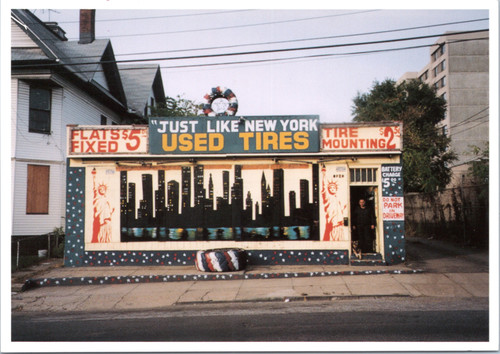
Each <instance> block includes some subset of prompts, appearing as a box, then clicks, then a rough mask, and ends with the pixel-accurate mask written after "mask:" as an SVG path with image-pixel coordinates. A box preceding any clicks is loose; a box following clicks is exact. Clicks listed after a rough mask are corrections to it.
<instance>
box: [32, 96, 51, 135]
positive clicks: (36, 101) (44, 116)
mask: <svg viewBox="0 0 500 354" xmlns="http://www.w3.org/2000/svg"><path fill="white" fill-rule="evenodd" d="M50 101H51V91H50V90H48V89H44V88H40V87H33V86H31V87H30V116H29V131H30V132H32V133H43V134H50Z"/></svg>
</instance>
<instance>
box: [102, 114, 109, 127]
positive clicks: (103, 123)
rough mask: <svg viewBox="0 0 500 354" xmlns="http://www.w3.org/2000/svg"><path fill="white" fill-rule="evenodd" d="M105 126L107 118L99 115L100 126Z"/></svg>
mask: <svg viewBox="0 0 500 354" xmlns="http://www.w3.org/2000/svg"><path fill="white" fill-rule="evenodd" d="M107 124H108V118H106V117H105V116H103V115H101V125H107Z"/></svg>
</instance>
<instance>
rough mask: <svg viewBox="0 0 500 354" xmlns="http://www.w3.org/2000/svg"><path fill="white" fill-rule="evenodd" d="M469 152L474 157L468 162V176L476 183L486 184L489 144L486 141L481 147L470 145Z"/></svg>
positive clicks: (488, 167)
mask: <svg viewBox="0 0 500 354" xmlns="http://www.w3.org/2000/svg"><path fill="white" fill-rule="evenodd" d="M470 149H471V150H470V153H471V154H472V155H474V156H475V157H476V158H475V159H474V161H472V162H471V163H470V166H469V176H470V177H471V178H472V180H473V182H474V183H476V184H488V181H489V176H490V146H489V143H488V142H487V143H486V145H485V147H484V148H483V149H481V148H480V147H478V146H476V145H471V146H470Z"/></svg>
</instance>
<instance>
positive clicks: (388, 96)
mask: <svg viewBox="0 0 500 354" xmlns="http://www.w3.org/2000/svg"><path fill="white" fill-rule="evenodd" d="M353 103H354V105H353V109H352V112H353V114H354V121H356V122H382V121H402V122H403V144H404V145H403V146H404V150H403V174H404V179H405V184H404V189H405V192H432V191H436V190H439V189H443V188H444V187H446V185H447V184H448V183H449V182H450V179H451V170H450V168H449V167H448V165H449V164H450V163H451V162H452V161H453V160H455V159H456V155H455V153H453V152H452V151H450V150H449V149H448V146H449V144H450V139H449V138H447V137H446V136H445V135H444V134H442V132H441V130H440V129H439V128H438V127H437V126H436V125H437V124H438V123H439V122H440V121H442V120H443V119H444V115H445V112H446V101H445V100H444V99H443V98H441V97H437V96H436V94H435V92H434V90H433V89H432V88H431V87H429V85H427V84H424V83H422V82H421V81H419V80H410V81H405V82H403V83H402V84H400V85H396V83H395V82H394V81H393V80H390V79H387V80H385V81H384V82H382V83H379V82H375V83H374V85H373V87H372V89H371V91H370V92H369V93H364V94H360V93H358V95H357V97H355V98H354V100H353Z"/></svg>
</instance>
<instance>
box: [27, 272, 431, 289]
mask: <svg viewBox="0 0 500 354" xmlns="http://www.w3.org/2000/svg"><path fill="white" fill-rule="evenodd" d="M416 273H423V270H420V269H417V270H408V269H403V270H398V269H394V270H393V269H390V270H387V269H386V270H348V271H313V272H311V271H310V272H281V273H272V272H265V273H240V272H238V273H202V274H183V275H129V276H110V275H108V276H82V277H57V278H35V279H28V280H26V282H25V283H24V285H23V287H22V289H21V291H27V290H29V289H35V288H39V287H47V286H74V285H78V286H81V285H111V284H140V283H162V282H182V281H222V280H252V279H283V278H306V277H326V276H349V275H352V276H355V275H380V274H416Z"/></svg>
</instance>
